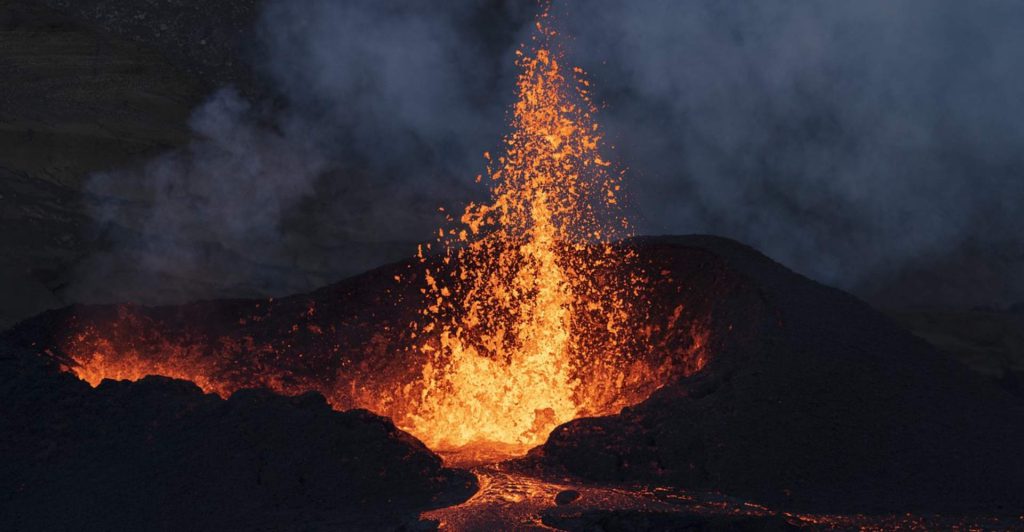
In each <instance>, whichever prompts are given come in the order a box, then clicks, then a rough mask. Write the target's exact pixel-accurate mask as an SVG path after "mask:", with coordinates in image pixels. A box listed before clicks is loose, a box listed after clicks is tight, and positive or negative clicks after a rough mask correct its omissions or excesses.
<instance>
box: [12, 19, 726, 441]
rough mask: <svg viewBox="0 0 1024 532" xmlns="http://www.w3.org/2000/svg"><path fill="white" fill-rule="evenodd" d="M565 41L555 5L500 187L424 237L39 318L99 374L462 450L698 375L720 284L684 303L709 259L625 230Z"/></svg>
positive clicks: (529, 51)
mask: <svg viewBox="0 0 1024 532" xmlns="http://www.w3.org/2000/svg"><path fill="white" fill-rule="evenodd" d="M556 38H557V35H556V32H555V31H554V30H553V29H552V28H551V26H550V18H549V15H548V13H547V12H543V13H541V15H540V16H539V19H538V23H537V32H536V35H535V37H534V38H533V41H532V43H531V45H530V46H527V47H523V48H522V49H521V50H520V51H519V54H518V59H517V65H518V66H519V67H520V69H521V73H520V75H519V78H518V84H517V88H518V101H517V102H516V104H515V107H514V109H513V110H512V116H511V126H512V127H511V131H510V133H509V134H508V135H507V137H506V138H505V147H504V150H503V153H502V154H501V155H500V156H498V157H496V158H491V157H490V156H489V155H487V154H485V157H486V158H487V160H488V169H487V172H486V179H487V183H488V184H489V186H490V192H491V198H490V200H489V201H488V202H486V203H482V204H475V203H471V204H469V205H468V206H467V207H466V208H465V211H464V212H463V213H462V215H461V216H460V217H459V219H458V220H454V219H449V226H448V227H446V228H443V229H441V230H439V235H438V242H437V243H436V244H437V246H436V247H435V246H432V245H427V246H426V247H427V250H428V253H424V252H423V251H422V250H421V252H420V253H419V254H418V258H417V259H415V260H413V261H410V262H407V263H404V264H397V265H391V266H385V267H382V268H380V269H377V270H373V271H370V272H367V273H366V274H363V275H361V276H359V277H357V278H353V279H350V280H346V281H343V282H341V283H338V284H337V285H333V286H331V287H326V288H324V289H321V290H318V291H316V292H313V293H310V294H302V295H297V296H291V297H289V298H284V299H281V300H273V299H271V300H263V301H240V300H236V301H219V302H200V303H192V304H189V305H182V306H178V307H151V308H147V307H136V306H130V305H122V306H116V307H72V308H69V309H65V310H64V311H63V314H61V315H63V316H64V317H65V318H66V319H64V320H63V321H57V322H54V325H53V326H54V327H57V329H55V330H50V329H46V330H37V331H29V332H26V333H25V334H27V335H29V336H30V337H31V338H33V340H32V342H33V345H36V343H35V342H36V340H35V339H40V340H39V341H40V342H41V343H40V344H39V345H38V346H37V347H38V348H39V349H40V350H43V351H47V352H49V353H50V356H52V357H54V358H56V359H59V360H60V361H61V362H62V363H63V364H65V366H66V367H67V368H68V369H69V370H70V371H73V372H74V373H75V374H76V375H78V376H79V377H80V378H82V379H85V380H87V381H88V382H90V383H91V384H93V385H97V384H99V383H100V382H101V381H102V380H103V379H106V378H113V379H138V378H141V377H143V376H145V375H151V374H157V375H165V376H171V377H176V378H182V379H188V380H192V381H194V382H195V383H196V384H198V385H199V386H200V387H201V388H203V389H204V390H205V391H207V392H214V393H217V394H220V395H222V396H228V395H230V394H231V393H233V392H234V391H236V390H238V389H241V388H248V387H266V388H270V389H272V390H274V391H276V392H279V393H284V394H298V393H302V392H306V391H310V390H316V391H319V392H321V393H323V394H324V395H325V396H326V397H327V399H328V401H330V403H331V404H332V405H333V406H334V407H335V408H337V409H349V408H366V409H368V410H372V411H374V412H376V413H378V414H381V415H384V416H388V417H390V418H391V419H392V420H394V422H395V424H396V425H397V426H398V427H400V428H402V429H404V430H407V431H408V432H410V433H412V434H413V435H415V436H416V437H418V438H420V439H421V440H423V441H424V442H425V443H427V444H428V445H429V446H431V447H432V448H434V449H435V450H446V451H452V450H456V449H461V450H460V451H456V452H457V453H464V454H456V455H457V456H479V455H481V454H482V455H486V456H489V457H500V456H508V455H510V454H516V453H520V452H522V451H524V450H525V449H526V448H527V447H528V446H531V445H535V444H537V443H540V442H542V441H544V439H545V438H546V437H547V435H548V434H549V433H550V432H551V430H552V429H553V428H554V427H556V426H557V425H559V424H561V423H564V422H566V421H569V420H571V419H574V418H577V417H580V416H595V415H603V414H609V413H614V412H617V411H618V410H620V409H621V408H622V407H624V406H628V405H632V404H635V403H638V402H640V401H642V400H644V399H645V398H647V397H648V396H649V395H650V394H651V392H653V391H654V390H656V389H657V388H658V387H660V386H662V385H664V384H665V383H667V382H669V381H671V380H673V379H676V378H679V377H681V376H683V375H688V374H690V373H693V372H694V371H696V370H698V369H700V368H701V367H702V366H703V364H704V362H705V360H706V356H705V353H704V350H705V347H704V346H706V345H707V341H708V331H707V330H706V328H705V320H706V318H707V316H709V315H710V312H711V305H713V304H714V301H713V298H708V297H704V298H699V299H692V300H689V301H688V302H687V303H686V304H685V305H684V304H682V303H681V301H682V300H683V298H684V297H689V295H690V294H692V292H690V291H689V288H687V281H686V279H687V278H688V277H691V276H694V275H705V273H706V272H705V270H702V269H700V268H695V269H692V271H691V270H689V269H688V268H689V267H688V266H682V265H679V264H676V263H673V262H671V260H670V259H669V258H665V260H662V259H661V258H658V257H655V256H647V257H643V258H642V259H641V257H640V256H639V255H638V254H637V251H636V250H637V246H636V244H635V243H630V242H628V241H626V242H624V241H623V240H622V239H623V238H624V237H625V236H628V235H629V233H630V225H629V223H628V221H627V220H626V218H625V217H624V216H623V214H622V211H621V198H620V194H621V191H620V188H621V187H620V182H621V174H619V173H617V172H613V171H612V170H611V165H610V163H608V162H607V161H606V160H605V158H603V157H602V155H601V153H600V152H601V148H602V134H601V131H600V128H599V127H598V125H597V123H596V122H595V121H594V119H593V114H594V106H593V104H592V103H591V101H590V97H589V92H588V86H589V84H588V82H587V81H586V80H585V79H584V75H583V71H582V70H580V69H578V68H567V67H566V66H565V65H564V63H563V54H562V53H561V52H560V50H559V48H558V47H557V46H556V43H555V41H556ZM483 179H484V178H483V176H480V177H478V181H482V180H483ZM431 248H433V249H435V250H436V251H438V253H434V254H431V253H429V250H430V249H431ZM659 261H660V262H659ZM679 275H682V277H680V276H679ZM396 281H397V282H396ZM47 327H48V326H47ZM43 338H45V340H42V339H43ZM449 456H453V455H451V454H450V455H449ZM470 459H472V458H470Z"/></svg>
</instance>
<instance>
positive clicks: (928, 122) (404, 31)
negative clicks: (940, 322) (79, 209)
mask: <svg viewBox="0 0 1024 532" xmlns="http://www.w3.org/2000/svg"><path fill="white" fill-rule="evenodd" d="M552 9H553V12H554V13H555V15H556V16H557V17H559V20H560V24H561V25H562V27H563V28H564V30H565V32H566V33H567V35H568V39H567V48H568V51H569V60H570V61H572V62H573V63H576V64H579V65H581V66H583V67H584V68H585V69H586V70H587V71H588V72H589V75H590V78H591V80H592V81H593V88H594V89H595V96H596V98H597V100H598V101H602V102H604V104H605V105H604V107H603V109H602V110H601V113H600V114H599V116H598V117H597V119H598V120H599V121H600V122H602V123H603V124H604V125H605V126H606V128H607V130H608V131H609V140H610V141H612V143H613V144H615V145H616V150H615V153H614V154H611V155H612V156H613V158H614V159H616V160H617V162H618V163H620V164H621V165H622V166H624V167H626V168H627V171H628V175H627V178H626V183H627V186H628V189H629V190H628V192H629V194H630V196H631V199H632V202H633V204H634V207H635V211H636V213H637V215H638V216H639V217H640V222H641V223H640V227H641V229H642V231H643V232H652V233H694V232H710V233H717V234H723V235H726V236H730V237H734V238H737V239H739V240H741V241H743V242H746V243H748V244H751V245H753V246H755V247H757V248H759V249H761V250H762V251H764V252H765V253H767V254H768V255H770V256H772V257H773V258H775V259H777V260H779V261H781V262H783V263H785V264H786V265H788V266H790V267H792V268H794V269H796V270H797V271H800V272H801V273H804V274H806V275H809V276H811V277H814V278H816V279H819V280H821V281H824V282H827V283H830V284H836V285H839V286H842V287H845V288H851V289H859V290H862V291H863V292H864V293H866V294H867V295H869V296H872V297H874V296H877V294H878V293H879V292H880V291H885V290H889V289H890V288H891V287H892V286H894V284H900V283H902V282H903V281H901V280H905V279H908V278H913V277H915V276H918V274H917V273H915V272H919V271H921V269H922V268H925V269H927V268H929V267H930V266H929V265H943V264H945V265H949V268H951V270H952V271H956V272H958V275H961V276H962V277H963V278H964V280H963V281H962V284H963V285H964V286H962V287H961V286H959V285H956V283H952V284H950V283H946V284H947V285H948V286H954V285H956V286H954V288H950V289H949V290H948V291H947V292H944V293H943V294H942V296H941V297H939V299H943V298H945V299H948V300H956V302H964V301H970V302H976V300H978V299H979V298H980V299H981V300H993V299H1007V298H1010V299H1012V298H1017V299H1020V298H1022V297H1024V296H1022V295H1021V292H1022V291H1024V279H1022V277H1024V276H1021V275H1020V271H1021V270H1020V267H1021V266H1022V265H1024V243H1022V235H1024V216H1021V215H1020V214H1019V206H1020V205H1021V204H1022V202H1024V179H1022V178H1021V170H1022V169H1024V155H1022V154H1024V152H1022V151H1021V150H1020V146H1022V145H1024V125H1022V124H1024V121H1022V120H1021V118H1022V117H1024V113H1022V111H1024V99H1022V98H1021V97H1020V95H1021V94H1024V75H1022V74H1021V72H1022V71H1024V70H1022V68H1021V67H1022V66H1024V33H1021V32H1020V31H1019V28H1020V27H1021V25H1022V23H1024V5H1022V4H1019V3H1016V2H1010V1H1000V0H993V1H989V2H984V3H976V2H975V3H965V2H959V1H955V0H906V1H902V2H892V1H889V0H860V1H857V2H825V1H809V2H788V1H783V0H759V1H740V2H719V1H714V0H690V1H672V0H647V1H643V2H627V1H622V0H587V1H582V0H556V1H555V2H554V5H553V7H552ZM534 10H535V7H532V6H527V5H524V4H523V3H520V2H514V1H499V0H458V1H451V2H437V3H430V4H429V5H428V4H426V3H423V2H413V1H398V0H387V1H369V0H356V1H351V2H331V1H327V0H307V1H285V0H271V1H269V2H267V3H266V5H265V6H264V8H263V15H262V17H261V21H260V23H259V26H258V28H257V32H256V34H257V35H258V36H259V43H258V47H257V48H258V49H259V50H260V51H261V53H259V54H257V56H256V57H257V58H256V59H255V60H254V61H253V68H254V69H255V70H256V71H257V72H258V73H259V74H260V75H261V76H262V78H263V79H265V80H267V83H268V84H269V86H271V87H272V89H273V93H274V94H275V95H277V98H276V100H275V104H274V105H265V104H256V103H249V102H247V101H246V98H243V97H241V96H239V95H238V93H236V92H232V91H230V90H228V91H222V92H219V93H217V94H216V95H214V96H213V97H212V98H211V99H210V100H209V101H208V102H207V103H206V104H205V105H204V106H203V107H202V108H200V109H198V110H197V111H196V114H195V117H194V119H193V122H192V126H193V129H194V131H195V133H196V137H197V139H196V140H195V142H193V144H192V145H191V146H189V147H188V148H187V149H185V150H181V151H178V152H175V153H173V154H169V155H166V156H164V157H161V158H160V159H158V160H155V161H152V162H151V163H150V164H148V165H146V167H145V168H144V169H142V170H134V171H120V172H113V173H108V174H104V175H101V176H96V177H95V178H94V179H93V192H94V193H96V194H97V197H105V194H106V192H105V191H109V190H110V189H112V188H117V187H122V188H123V186H125V185H123V183H124V182H131V183H136V184H140V185H141V191H140V194H141V195H142V196H143V197H145V198H146V201H145V202H144V204H145V205H147V206H146V207H141V206H137V207H131V206H126V205H125V204H124V203H123V202H121V203H117V204H112V202H109V201H101V202H99V203H98V204H99V205H100V207H98V210H99V212H100V214H101V217H102V219H103V220H105V221H106V222H107V223H108V226H110V225H114V226H117V227H122V226H123V227H133V228H135V229H133V230H132V231H127V230H126V231H127V233H126V234H127V236H119V237H111V239H112V240H113V243H112V244H111V250H110V251H109V253H108V254H107V255H106V259H105V260H106V261H107V262H103V264H104V265H105V266H104V267H109V264H108V263H109V262H110V261H121V262H124V260H125V257H132V261H131V262H133V263H135V264H141V265H142V266H143V267H146V268H149V269H156V270H160V271H162V272H165V273H166V275H167V277H168V278H181V277H183V276H184V277H188V278H197V277H202V278H204V279H206V280H207V282H206V283H205V284H202V285H201V286H200V287H199V288H193V289H190V290H191V291H190V292H189V295H190V296H196V295H208V292H209V289H210V287H212V286H226V285H230V286H235V287H240V288H239V291H241V292H246V291H256V292H271V293H272V292H275V291H276V292H282V291H287V290H295V289H304V288H312V287H313V286H315V284H316V283H320V282H327V281H330V280H332V279H333V278H336V277H338V276H340V275H342V274H346V273H354V270H357V269H360V268H364V267H368V266H370V265H372V264H373V263H374V262H379V261H381V260H385V259H388V258H398V257H400V256H401V254H402V253H404V251H403V250H405V249H411V247H409V248H404V247H401V246H399V247H394V246H392V247H388V246H390V245H391V244H395V243H406V242H408V243H411V242H415V241H417V240H420V239H424V238H427V236H428V234H429V233H430V232H431V231H432V230H433V228H434V227H435V226H436V224H437V223H438V216H437V213H436V211H437V207H439V206H446V207H450V208H457V206H458V205H459V204H461V203H462V202H463V201H465V200H466V199H468V198H471V197H473V196H474V195H479V194H481V193H482V192H483V191H480V190H479V189H478V188H477V187H475V186H474V185H473V184H472V181H473V177H474V176H475V175H476V174H477V173H479V172H480V169H481V158H480V154H481V152H483V151H485V150H493V149H495V148H496V147H498V143H499V141H500V136H501V134H502V132H503V125H504V118H503V117H504V110H505V108H506V107H507V105H508V104H509V102H510V98H511V96H512V89H513V83H512V80H513V76H514V74H515V72H514V71H513V68H512V52H513V51H514V49H515V47H516V46H517V44H518V43H519V42H521V41H522V40H523V39H525V38H528V36H529V32H530V31H531V29H532V28H531V25H530V24H529V21H530V19H531V17H532V14H533V12H534ZM250 99H252V98H250ZM114 183H120V184H116V186H115V185H113V184H114ZM132 205H134V204H132ZM140 205H142V204H140ZM133 220H134V221H133ZM108 232H109V231H108ZM395 245H396V246H397V245H398V244H395ZM368 246H369V247H368ZM375 246H376V247H375ZM211 247H212V248H215V249H217V250H222V251H224V250H226V251H224V252H223V253H221V252H220V251H218V252H217V253H212V252H210V251H209V250H210V249H211ZM399 248H401V250H399ZM367 250H369V251H367ZM218 253H219V254H218ZM972 254H982V255H984V256H985V257H991V258H993V259H992V260H994V261H995V262H992V261H989V262H987V263H986V264H988V265H987V266H986V267H985V268H983V269H984V271H980V270H971V269H970V268H971V267H973V266H971V265H972V264H974V263H972V262H971V261H970V259H971V256H972ZM140 257H141V258H140ZM217 257H220V258H217ZM225 257H231V258H230V259H226V258H225ZM239 257H241V258H243V259H244V260H239ZM986 260H988V259H986ZM218 261H220V262H218ZM218 264H220V265H218ZM993 264H994V265H993ZM240 265H241V266H240ZM243 266H244V267H243ZM249 266H252V267H249ZM933 269H934V268H933ZM186 270H187V271H186ZM936 275H939V274H936ZM938 279H939V281H937V282H941V279H942V276H941V275H939V277H938ZM978 279H980V280H978ZM919 292H920V290H919ZM968 292H972V294H970V295H969V297H968V295H965V294H967V293H968ZM918 295H920V294H918ZM899 297H903V295H900V296H899ZM972 298H973V299H972ZM920 299H921V300H928V298H927V297H922V298H920Z"/></svg>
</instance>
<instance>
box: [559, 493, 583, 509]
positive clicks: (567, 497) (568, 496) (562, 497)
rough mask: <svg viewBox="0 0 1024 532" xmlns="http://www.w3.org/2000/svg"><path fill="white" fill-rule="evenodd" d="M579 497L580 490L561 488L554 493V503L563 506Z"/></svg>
mask: <svg viewBox="0 0 1024 532" xmlns="http://www.w3.org/2000/svg"><path fill="white" fill-rule="evenodd" d="M579 498H580V492H578V491H576V490H562V491H560V492H558V495H555V504H557V505H559V506H563V505H566V504H569V503H571V502H573V501H575V500H576V499H579Z"/></svg>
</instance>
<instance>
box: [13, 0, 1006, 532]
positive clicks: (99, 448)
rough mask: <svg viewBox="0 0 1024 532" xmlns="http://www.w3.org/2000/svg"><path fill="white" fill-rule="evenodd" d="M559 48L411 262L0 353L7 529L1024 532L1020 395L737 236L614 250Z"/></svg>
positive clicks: (580, 100)
mask: <svg viewBox="0 0 1024 532" xmlns="http://www.w3.org/2000/svg"><path fill="white" fill-rule="evenodd" d="M560 38H561V36H560V35H559V32H557V31H556V30H555V25H554V23H553V20H552V17H551V14H550V11H549V10H547V9H542V10H541V12H540V14H539V15H538V16H537V18H536V21H535V27H534V28H533V33H532V38H531V40H530V41H529V42H527V43H525V44H523V45H522V46H521V47H520V48H519V49H518V52H517V59H516V66H517V67H518V68H519V74H518V78H517V84H516V101H515V103H514V105H513V107H512V108H511V110H510V112H509V131H508V133H507V135H506V136H505V138H504V139H503V146H502V148H501V150H499V151H500V153H498V154H497V155H495V156H493V157H492V156H491V155H490V154H488V153H485V154H484V157H485V159H486V161H487V165H486V166H487V169H486V172H484V173H483V174H482V175H480V176H477V182H478V183H479V184H480V185H481V187H482V188H483V187H486V191H487V192H488V193H489V198H488V199H487V200H486V201H483V202H480V203H475V202H474V203H469V204H468V205H466V206H465V208H464V209H463V210H462V212H461V213H459V214H458V215H455V216H452V215H449V214H445V216H444V217H445V222H442V223H441V227H440V229H438V230H437V232H436V239H433V240H431V242H430V243H427V244H424V245H422V246H420V248H419V250H418V252H417V253H416V254H415V256H412V253H410V254H409V258H408V259H407V260H405V261H402V262H397V263H394V264H388V265H384V266H380V267H378V268H376V269H373V270H370V271H367V272H365V273H362V274H360V275H357V276H354V277H351V278H348V279H344V280H342V281H339V282H337V283H335V284H332V285H329V286H325V287H323V288H320V289H317V290H314V291H312V292H309V293H304V294H297V295H291V296H287V297H282V298H270V299H221V300H209V301H199V302H194V303H188V304H183V305H171V306H157V307H145V306H138V305H133V304H121V305H73V306H69V307H65V308H61V309H57V310H51V311H48V312H45V313H43V314H40V315H38V316H36V317H34V318H31V319H28V320H25V321H23V322H21V323H19V324H18V325H16V326H15V327H13V328H11V329H10V330H8V331H5V332H4V333H3V334H2V335H0V404H3V405H5V406H7V407H8V408H7V409H6V410H5V411H0V414H2V415H0V454H2V455H4V457H5V460H3V461H2V462H3V465H4V466H5V467H6V468H7V469H6V470H3V471H0V493H5V494H10V496H9V497H5V498H0V516H7V515H9V516H11V517H10V519H11V521H12V523H13V526H12V528H15V529H46V528H52V529H67V528H82V529H97V530H107V529H139V528H147V527H150V526H158V527H159V526H161V525H164V526H166V527H167V528H170V529H211V530H223V529H233V528H240V529H265V528H273V529H303V530H305V529H316V530H320V529H324V530H337V529H394V528H402V527H409V526H410V525H412V523H417V524H416V525H415V526H416V527H418V526H419V525H420V524H422V523H420V520H421V519H428V520H432V521H433V522H434V523H436V524H439V525H440V526H441V527H444V528H451V529H465V530H481V529H553V528H558V529H564V530H606V529H629V530H632V529H718V528H745V529H746V528H749V529H762V528H765V527H774V528H777V529H786V528H789V527H799V526H811V527H819V528H827V527H834V528H840V529H846V528H856V527H873V528H877V529H882V528H889V527H900V526H905V527H911V528H913V527H926V528H927V527H940V528H950V527H955V526H960V527H965V528H966V527H994V528H1011V527H1013V526H1014V525H1016V526H1017V527H1019V526H1020V525H1021V523H1024V516H1020V515H1019V513H1014V512H1018V509H1019V508H1020V507H1022V505H1024V455H1022V454H1021V453H1020V442H1021V441H1024V404H1022V403H1021V402H1020V401H1019V398H1018V397H1015V396H1012V395H1011V394H1009V393H1007V392H1006V391H1005V390H1003V389H1000V388H999V387H997V386H995V385H994V384H993V383H992V382H989V381H986V380H984V379H983V378H982V377H980V376H978V375H974V374H971V373H969V372H968V371H967V370H966V368H964V367H963V366H962V365H961V364H959V363H958V362H956V361H955V360H953V359H951V358H950V357H948V356H946V355H945V354H944V353H941V352H939V351H937V350H936V349H934V348H933V347H931V346H930V345H929V344H927V343H925V342H924V341H922V340H921V339H919V338H916V337H915V336H913V335H912V334H910V333H909V332H907V331H906V330H903V329H901V328H900V327H898V326H897V325H895V324H894V323H893V322H891V321H890V320H889V319H888V318H886V317H885V316H884V315H882V314H880V313H879V312H877V311H876V310H874V309H872V308H871V307H869V306H868V305H866V304H864V303H862V302H861V301H859V300H857V299H856V298H854V297H851V296H849V295H847V294H845V293H843V292H840V291H838V290H836V289H833V288H829V287H826V286H823V285H820V284H818V283H816V282H814V281H811V280H809V279H807V278H805V277H802V276H800V275H799V274H796V273H794V272H792V271H790V270H788V269H786V268H785V267H783V266H782V265H780V264H778V263H776V262H774V261H772V260H771V259H769V258H768V257H766V256H764V255H761V254H760V253H758V252H757V251H755V250H753V249H751V248H748V247H746V246H744V245H742V244H739V243H737V242H733V241H730V240H727V239H724V238H719V237H711V236H699V235H691V236H663V237H636V236H634V235H633V234H632V233H633V230H632V225H631V223H630V221H629V220H628V219H627V216H626V214H625V212H626V210H625V209H624V207H623V196H624V192H623V182H622V181H623V174H622V173H621V172H619V171H616V170H615V169H614V166H613V165H612V164H611V163H610V162H609V160H610V157H608V155H607V151H608V148H607V147H606V146H605V143H604V139H603V135H602V130H601V128H600V127H599V125H598V123H597V120H596V118H595V117H596V115H597V110H596V107H595V105H594V103H593V102H592V97H591V93H590V89H589V86H590V85H589V82H588V81H587V79H586V76H585V74H584V72H583V70H582V69H580V68H573V67H570V66H568V65H567V63H566V54H565V53H564V52H563V49H562V48H561V46H560V45H559V39H560ZM481 192H483V190H482V191H481ZM441 212H444V211H443V209H442V211H441ZM154 376H155V377H154ZM76 377H77V378H76ZM167 377H170V378H167ZM176 379H180V380H176ZM184 381H191V382H184ZM442 457H443V458H442ZM469 468H472V470H471V471H466V470H465V469H469ZM122 501H131V502H132V504H130V505H124V506H125V507H126V508H127V510H126V511H125V512H124V513H118V512H115V511H108V509H110V508H112V507H114V506H118V505H120V504H121V502H122ZM118 509H120V508H118ZM908 512H913V514H911V513H908ZM225 516H226V517H225ZM965 516H966V517H965ZM69 523H73V524H72V525H69ZM154 523H156V524H157V525H153V524H154ZM6 524H7V523H2V522H0V528H5V527H4V525H6ZM306 525H309V526H306ZM617 527H618V528H617Z"/></svg>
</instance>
